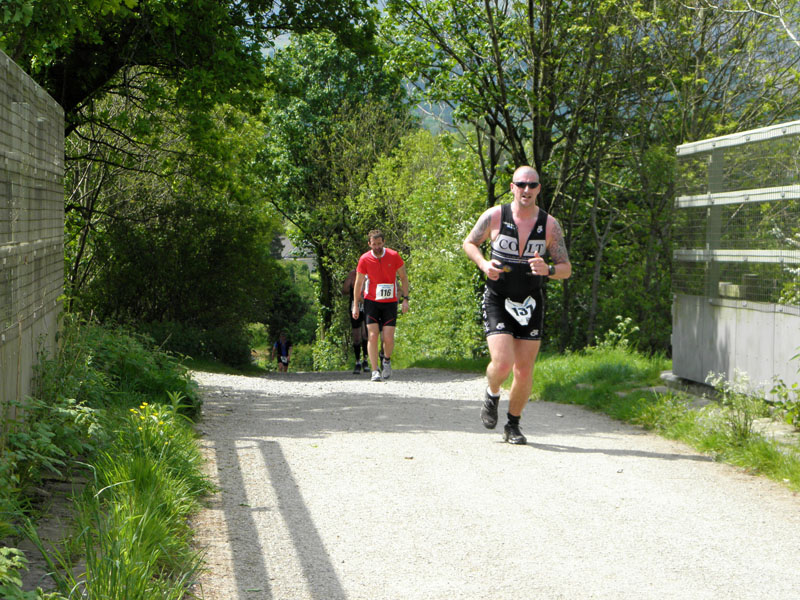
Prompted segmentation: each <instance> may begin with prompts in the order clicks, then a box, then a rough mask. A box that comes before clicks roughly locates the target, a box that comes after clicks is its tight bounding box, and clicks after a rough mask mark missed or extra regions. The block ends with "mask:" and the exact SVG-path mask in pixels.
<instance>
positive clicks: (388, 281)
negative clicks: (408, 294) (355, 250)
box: [356, 248, 405, 302]
mask: <svg viewBox="0 0 800 600" xmlns="http://www.w3.org/2000/svg"><path fill="white" fill-rule="evenodd" d="M404 264H405V263H404V262H403V259H402V258H401V257H400V255H399V254H398V253H397V252H396V251H394V250H392V249H391V248H384V249H383V256H381V257H380V258H375V255H374V254H373V253H372V250H370V251H369V252H365V253H364V254H362V255H361V258H359V259H358V267H357V268H356V271H358V272H359V273H361V274H362V275H366V276H367V280H366V281H365V282H364V297H365V298H366V299H367V300H374V301H375V302H397V270H398V269H399V268H400V267H402V266H403V265H404Z"/></svg>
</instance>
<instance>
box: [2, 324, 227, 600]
mask: <svg viewBox="0 0 800 600" xmlns="http://www.w3.org/2000/svg"><path fill="white" fill-rule="evenodd" d="M63 340H64V344H63V346H62V350H61V351H60V353H59V355H58V356H57V357H54V358H53V359H48V358H45V359H44V360H43V361H42V366H41V374H40V379H39V385H38V386H37V398H35V399H34V400H33V401H32V403H31V406H32V407H33V408H34V409H36V407H37V406H39V405H42V406H50V407H51V410H49V411H48V410H28V412H27V413H26V420H25V422H24V423H20V424H19V426H18V428H17V429H16V430H14V431H18V432H23V433H25V434H26V435H28V438H27V439H28V442H27V443H25V440H18V439H17V438H15V437H14V436H13V435H12V433H14V432H11V433H9V434H8V435H7V436H6V439H7V440H9V441H10V442H14V444H10V443H7V444H6V447H5V451H4V453H3V455H2V456H1V457H0V458H2V459H3V460H2V462H0V476H2V477H4V478H5V479H4V480H5V481H7V482H12V483H16V486H15V487H13V489H12V486H8V487H7V488H4V489H2V490H0V506H10V507H14V510H13V511H11V512H10V513H9V514H7V515H4V518H6V519H7V521H5V522H4V523H5V525H4V527H5V529H6V531H5V533H12V534H13V533H14V532H15V531H16V532H17V533H18V534H19V533H24V534H26V535H27V536H28V537H30V538H31V539H32V540H33V541H34V543H36V544H37V546H38V547H39V550H40V552H41V553H42V555H43V557H44V558H45V560H46V561H47V562H48V564H49V566H50V571H51V573H52V577H53V580H54V582H55V584H56V586H57V590H58V591H57V592H54V593H51V594H48V595H44V594H43V593H41V592H36V591H31V592H25V591H23V590H22V589H21V588H20V585H19V580H18V578H16V575H15V573H18V571H19V569H20V568H22V567H23V566H24V561H22V560H21V558H24V557H20V556H19V555H17V554H10V555H5V556H3V557H0V590H2V591H3V594H4V595H3V597H4V598H6V597H8V598H14V599H16V598H19V599H20V600H23V599H24V600H28V598H30V599H38V598H44V597H47V598H52V599H56V598H69V599H72V598H75V599H78V598H81V599H89V600H92V599H97V600H100V599H104V600H106V599H111V598H113V599H125V600H152V599H154V598H159V599H161V598H165V599H173V598H175V599H179V598H183V597H185V596H186V595H187V593H188V592H187V590H188V588H189V586H190V584H191V583H192V580H193V578H194V576H195V574H196V572H197V569H198V568H199V565H200V557H199V556H198V555H197V553H196V552H195V551H194V550H193V549H192V546H191V533H192V532H191V530H190V528H189V525H188V519H187V517H188V516H189V515H191V514H192V513H193V512H195V511H196V510H197V509H198V501H199V498H200V497H202V496H203V495H204V494H206V493H208V492H209V491H210V490H211V489H212V486H211V484H210V482H209V481H208V479H207V478H206V477H205V476H204V475H203V473H202V457H201V456H200V452H199V449H198V446H197V442H196V439H195V435H194V432H193V430H192V427H191V423H192V422H191V419H190V417H191V416H194V415H196V414H198V411H199V407H200V402H199V397H198V395H197V393H196V386H195V385H194V384H193V382H192V381H191V379H190V378H189V376H188V371H187V370H186V368H185V367H183V366H182V365H181V364H180V363H179V362H178V361H177V360H175V359H174V358H173V357H172V356H170V355H168V354H165V353H163V352H161V351H159V350H158V349H156V348H153V347H152V346H151V345H148V343H147V341H146V340H145V339H143V338H139V337H136V336H132V335H130V334H128V333H126V332H124V331H116V330H112V329H106V328H102V327H98V326H96V325H87V324H82V325H80V326H75V325H70V326H69V327H68V328H67V330H66V331H65V335H64V338H63ZM36 432H39V433H36ZM31 433H33V434H35V436H36V437H35V439H33V440H31V438H30V434H31ZM32 442H37V443H35V444H34V443H32ZM9 450H14V452H10V451H9ZM34 450H35V452H34ZM23 459H25V460H23ZM29 463H30V464H29ZM37 465H40V466H37ZM76 465H83V466H84V467H85V468H88V469H89V472H90V473H91V474H92V477H90V481H89V483H88V484H87V485H86V487H85V489H84V491H83V492H82V493H81V494H78V495H77V496H75V497H74V498H73V505H74V511H75V531H74V534H73V535H71V537H69V538H68V539H67V540H66V541H65V542H64V543H63V544H59V545H58V547H55V546H52V545H51V544H50V543H47V542H44V541H42V540H41V539H39V536H38V534H37V531H36V526H35V524H34V523H33V521H32V519H31V517H32V516H33V514H32V513H31V512H30V511H26V510H25V509H24V507H25V505H26V504H25V501H24V497H25V495H26V490H27V489H29V487H30V486H32V485H35V484H36V481H37V480H36V474H37V473H39V472H41V470H42V468H46V467H48V466H50V470H51V471H52V470H54V469H55V470H59V471H61V472H63V473H64V474H66V473H68V471H69V470H70V469H71V468H73V467H75V466H76ZM3 497H5V498H7V500H6V501H3ZM0 529H1V528H0Z"/></svg>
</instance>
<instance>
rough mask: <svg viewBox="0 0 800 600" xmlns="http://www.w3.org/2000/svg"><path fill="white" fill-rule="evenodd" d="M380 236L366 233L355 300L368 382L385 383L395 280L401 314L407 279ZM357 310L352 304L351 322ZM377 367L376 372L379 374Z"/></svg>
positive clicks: (393, 318) (394, 318) (394, 312)
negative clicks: (363, 330) (363, 323)
mask: <svg viewBox="0 0 800 600" xmlns="http://www.w3.org/2000/svg"><path fill="white" fill-rule="evenodd" d="M383 244H384V240H383V232H382V231H381V230H380V229H373V230H372V231H370V232H369V247H370V250H369V252H365V253H364V254H362V255H361V258H360V259H359V260H358V267H356V284H355V291H354V292H353V294H354V296H355V298H360V297H361V293H362V290H363V293H364V314H365V315H366V320H367V333H368V336H369V339H368V342H367V353H368V355H369V364H370V367H371V369H372V378H371V380H372V381H381V380H383V379H388V378H389V377H391V375H392V350H394V330H395V327H396V326H397V302H398V293H397V292H398V290H397V287H398V286H397V280H398V279H399V280H400V287H401V288H402V289H401V290H400V294H399V298H400V300H402V311H403V313H406V312H408V275H407V274H406V267H405V263H404V262H403V259H402V258H401V257H400V254H398V253H397V252H396V251H395V250H392V249H391V248H385V247H384V245H383ZM360 313H361V309H360V308H359V306H358V303H357V302H353V318H354V319H358V316H359V314H360ZM381 331H382V334H383V354H384V358H383V365H379V363H378V338H379V337H380V335H381ZM379 367H380V370H379Z"/></svg>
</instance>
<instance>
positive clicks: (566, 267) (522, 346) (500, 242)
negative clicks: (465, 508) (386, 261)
mask: <svg viewBox="0 0 800 600" xmlns="http://www.w3.org/2000/svg"><path fill="white" fill-rule="evenodd" d="M540 189H541V187H540V184H539V174H538V173H537V172H536V170H535V169H534V168H533V167H528V166H523V167H519V168H518V169H517V170H516V171H515V172H514V177H513V180H512V182H511V193H512V195H513V198H514V199H513V201H512V202H511V203H510V204H505V205H499V206H493V207H492V208H490V209H488V210H487V211H485V212H484V213H483V214H482V215H481V216H480V218H479V219H478V221H477V223H475V226H474V227H473V228H472V231H470V233H469V235H468V236H467V237H466V239H465V240H464V244H463V248H464V252H466V254H467V256H468V257H469V258H470V260H472V261H473V262H474V263H475V264H476V265H478V268H479V269H480V270H481V271H483V273H484V274H485V275H486V289H485V291H484V294H483V304H482V308H483V326H484V331H485V333H486V343H487V345H488V346H489V356H490V357H491V361H490V362H489V366H488V367H487V368H486V379H487V383H488V386H487V388H486V395H485V398H484V403H483V406H482V408H481V420H482V421H483V425H484V426H485V427H486V428H488V429H493V428H494V427H495V426H496V425H497V407H498V404H499V402H500V386H501V385H502V383H503V382H504V381H505V380H506V377H508V374H509V373H511V372H512V370H513V373H514V380H513V383H512V384H511V392H510V394H509V398H508V414H507V417H508V422H507V423H506V426H505V428H504V431H503V439H504V440H505V441H507V442H509V443H511V444H525V443H527V440H526V439H525V436H524V435H522V431H520V428H519V420H520V417H521V416H522V410H523V409H524V408H525V404H527V402H528V400H529V399H530V395H531V388H532V387H533V366H534V363H535V362H536V356H537V355H538V353H539V346H540V345H541V340H542V325H543V322H544V301H543V300H544V299H543V294H542V286H543V285H544V283H545V282H546V280H547V279H567V278H568V277H569V276H570V275H571V274H572V265H571V264H570V262H569V256H568V254H567V248H566V246H565V244H564V235H563V233H562V231H561V226H560V225H559V224H558V221H557V220H556V219H555V218H553V216H552V215H548V214H547V213H546V212H545V211H544V210H543V209H541V208H539V206H537V204H536V199H537V197H538V195H539V190H540ZM486 240H489V241H490V242H491V255H490V257H489V259H488V260H487V259H486V258H485V257H484V254H483V252H482V250H481V244H483V242H485V241H486ZM546 254H548V255H549V256H550V258H551V260H552V263H551V264H548V263H547V262H545V260H544V258H543V257H544V256H545V255H546Z"/></svg>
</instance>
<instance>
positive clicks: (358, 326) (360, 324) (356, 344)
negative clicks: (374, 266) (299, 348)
mask: <svg viewBox="0 0 800 600" xmlns="http://www.w3.org/2000/svg"><path fill="white" fill-rule="evenodd" d="M355 287H356V270H355V269H353V270H352V271H350V272H349V273H348V274H347V277H346V278H345V280H344V284H343V285H342V295H344V296H349V297H350V304H348V305H347V311H348V316H349V318H350V328H351V329H352V332H353V354H354V355H355V357H356V366H355V368H354V369H353V375H357V374H358V373H360V372H361V371H362V370H363V371H364V373H369V357H368V355H367V325H366V322H365V321H364V298H363V296H362V297H360V298H359V299H358V304H359V307H358V308H359V314H358V318H357V319H354V318H353V303H354V302H355V295H354V291H355ZM362 353H363V356H364V359H363V361H362V359H361V356H362Z"/></svg>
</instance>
